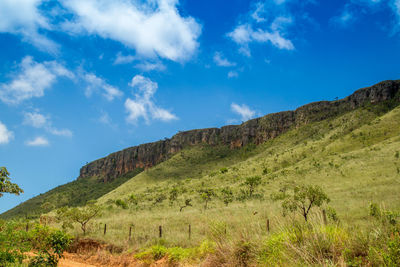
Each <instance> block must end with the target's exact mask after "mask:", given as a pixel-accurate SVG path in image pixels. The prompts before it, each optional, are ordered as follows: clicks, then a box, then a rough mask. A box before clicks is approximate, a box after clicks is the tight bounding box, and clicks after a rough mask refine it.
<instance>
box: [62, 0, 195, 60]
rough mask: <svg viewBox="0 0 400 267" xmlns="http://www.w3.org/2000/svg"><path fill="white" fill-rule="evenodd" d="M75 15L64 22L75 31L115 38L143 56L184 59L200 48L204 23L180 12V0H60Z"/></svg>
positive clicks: (70, 29)
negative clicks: (200, 36) (201, 24)
mask: <svg viewBox="0 0 400 267" xmlns="http://www.w3.org/2000/svg"><path fill="white" fill-rule="evenodd" d="M61 3H62V4H63V6H64V7H65V8H67V9H68V10H69V11H70V12H71V13H72V14H73V18H72V20H70V21H66V22H65V23H64V25H63V28H64V30H67V31H68V32H70V33H73V34H93V35H98V36H100V37H102V38H107V39H112V40H115V41H117V42H120V43H122V44H124V45H126V46H128V47H130V48H133V49H135V50H136V53H137V54H138V55H140V56H144V57H150V58H155V57H157V56H158V57H160V58H166V59H169V60H173V61H185V60H187V59H189V58H190V57H191V56H192V55H193V54H194V53H195V51H196V50H197V47H198V42H197V39H198V37H199V35H200V33H201V26H200V25H199V24H198V23H197V22H196V21H195V19H194V18H192V17H183V16H181V15H180V14H179V11H178V8H177V5H178V0H152V1H125V0H114V1H109V0H86V1H81V0H61Z"/></svg>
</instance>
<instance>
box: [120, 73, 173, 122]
mask: <svg viewBox="0 0 400 267" xmlns="http://www.w3.org/2000/svg"><path fill="white" fill-rule="evenodd" d="M129 85H130V86H131V87H132V88H133V89H134V90H135V91H134V92H135V93H134V96H135V97H134V98H133V99H132V98H128V99H126V101H125V109H126V111H127V113H128V117H127V122H129V123H132V124H135V123H137V121H138V119H139V118H143V119H144V120H145V121H146V123H149V122H150V120H161V121H171V120H176V119H178V118H177V117H176V115H174V114H173V113H171V112H170V111H168V110H166V109H163V108H160V107H158V106H157V105H156V104H155V102H154V94H155V93H156V91H157V89H158V84H157V83H156V82H153V81H151V80H150V79H149V78H146V77H144V76H142V75H136V76H135V77H133V79H132V81H131V83H130V84H129Z"/></svg>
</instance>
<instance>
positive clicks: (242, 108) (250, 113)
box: [231, 103, 256, 121]
mask: <svg viewBox="0 0 400 267" xmlns="http://www.w3.org/2000/svg"><path fill="white" fill-rule="evenodd" d="M231 110H232V111H233V112H234V113H236V114H239V115H240V117H241V120H242V121H247V120H250V119H252V118H254V116H255V115H256V112H255V111H254V110H251V109H250V108H249V107H248V106H247V105H245V104H243V105H238V104H235V103H232V105H231Z"/></svg>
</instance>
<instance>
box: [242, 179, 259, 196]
mask: <svg viewBox="0 0 400 267" xmlns="http://www.w3.org/2000/svg"><path fill="white" fill-rule="evenodd" d="M243 184H244V185H245V186H247V187H248V196H249V197H250V198H251V197H252V196H253V194H254V191H255V190H256V188H257V187H258V186H259V185H260V184H261V177H260V176H252V177H247V178H246V181H245V182H244V183H243Z"/></svg>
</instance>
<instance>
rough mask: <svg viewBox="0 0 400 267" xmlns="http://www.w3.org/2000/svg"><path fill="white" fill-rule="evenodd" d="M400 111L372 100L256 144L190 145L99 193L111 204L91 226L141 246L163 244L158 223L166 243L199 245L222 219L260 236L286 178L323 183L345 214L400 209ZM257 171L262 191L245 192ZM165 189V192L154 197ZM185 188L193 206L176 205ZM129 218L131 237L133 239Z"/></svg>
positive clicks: (276, 213) (362, 216) (348, 218)
mask: <svg viewBox="0 0 400 267" xmlns="http://www.w3.org/2000/svg"><path fill="white" fill-rule="evenodd" d="M399 121H400V108H396V109H394V110H392V111H391V112H389V113H387V114H384V115H382V116H379V115H378V114H377V112H374V110H371V109H358V110H355V111H353V112H349V113H347V114H344V115H342V116H340V117H337V118H334V119H329V120H325V121H322V122H318V123H312V124H309V125H305V126H303V127H300V128H297V129H292V130H291V131H289V132H287V133H285V134H283V135H281V136H279V137H277V138H275V139H273V140H270V141H268V142H266V143H264V144H262V145H259V146H252V145H250V146H247V147H244V148H242V149H236V150H231V149H228V148H227V147H223V146H217V147H210V146H195V147H190V148H187V149H185V150H183V151H181V152H179V153H177V154H176V155H174V156H173V157H172V158H170V159H169V160H167V161H165V162H163V163H161V164H159V165H157V166H155V167H153V168H151V169H148V170H146V171H144V172H142V173H140V174H138V175H137V176H135V177H134V178H133V179H130V180H128V181H127V182H125V183H124V184H122V185H121V186H119V187H117V188H116V189H114V190H113V191H110V192H109V193H107V194H105V195H104V196H102V197H101V198H100V199H99V200H98V203H100V204H101V205H103V206H104V208H105V211H104V213H103V216H102V217H100V218H97V219H96V220H95V221H94V223H93V225H92V233H91V234H90V235H91V236H92V237H95V238H98V239H103V240H105V241H107V242H111V243H115V244H117V245H121V246H125V247H132V248H136V249H139V248H143V247H149V246H152V245H154V244H157V242H158V227H159V225H162V226H163V231H164V235H163V238H164V239H165V242H166V244H167V245H168V246H181V247H192V246H196V245H198V244H200V243H201V242H202V241H204V240H205V239H207V237H208V236H209V235H210V226H212V225H214V224H216V223H223V224H226V228H227V231H228V234H233V233H240V232H242V231H246V232H247V234H249V235H250V234H251V235H253V236H260V237H262V236H264V235H265V234H266V229H265V223H266V219H267V218H269V219H270V220H271V227H272V229H274V228H275V225H276V224H278V222H280V221H282V220H284V219H283V218H282V216H281V209H280V206H279V204H278V203H274V202H272V201H271V199H270V195H271V193H274V192H277V191H278V190H279V188H280V187H281V185H282V184H284V183H287V182H297V183H306V184H316V185H320V186H321V187H322V188H323V189H324V190H325V191H326V193H327V194H328V196H329V197H330V198H331V203H330V206H331V207H333V208H334V209H336V210H337V213H338V216H339V218H340V219H341V221H342V222H343V223H349V224H352V225H354V224H357V225H361V226H368V225H369V224H370V221H369V220H368V219H367V218H368V204H369V202H370V201H373V202H377V203H384V204H385V206H386V207H387V208H390V209H395V210H396V209H400V202H399V199H398V196H399V195H398V192H399V190H400V174H399V168H400V160H399V158H398V157H396V153H397V151H399V150H400V136H399V134H400V124H399V123H398V122H399ZM225 168H226V169H227V170H228V171H227V172H226V170H225ZM254 175H259V176H261V177H262V185H261V186H260V187H259V188H257V191H256V193H257V196H258V197H257V198H255V199H251V200H245V201H239V200H238V199H240V197H241V194H242V190H245V189H246V188H245V187H244V186H243V182H244V181H245V178H246V177H249V176H254ZM227 186H228V187H230V188H231V189H232V191H233V193H234V198H235V200H234V202H233V203H231V204H229V205H228V206H227V207H226V206H225V205H224V203H223V202H222V199H220V197H219V196H220V195H221V194H220V190H221V189H222V188H224V187H227ZM174 187H176V188H178V189H179V191H180V194H179V198H178V200H177V202H174V203H173V204H170V203H169V201H168V195H169V192H170V190H171V189H172V188H174ZM206 188H212V189H214V190H215V192H217V195H219V196H217V197H214V198H213V200H212V201H211V202H210V203H209V208H208V209H207V210H204V209H203V206H204V203H203V202H202V200H201V198H200V194H199V193H198V191H199V190H200V189H206ZM132 194H134V195H135V196H136V198H137V199H138V202H139V203H138V205H134V204H129V208H128V209H123V208H120V207H117V206H116V205H115V204H114V203H115V200H117V199H121V200H124V201H126V202H127V203H129V200H128V199H129V196H130V195H132ZM161 195H164V196H165V197H166V198H167V199H166V200H164V201H163V202H161V203H156V199H157V198H158V197H159V196H161ZM186 198H191V199H192V204H193V207H187V208H185V209H184V210H183V211H182V212H179V207H180V206H181V205H183V202H184V200H185V199H186ZM104 224H107V234H106V235H105V236H104V235H103V234H102V232H103V231H102V229H103V226H104ZM189 224H190V225H191V227H192V236H191V239H190V240H189V239H188V225H189ZM130 226H133V239H132V240H131V241H130V242H128V240H127V239H128V231H129V227H130ZM76 231H77V232H76V233H78V230H76Z"/></svg>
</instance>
